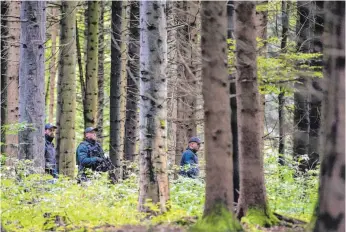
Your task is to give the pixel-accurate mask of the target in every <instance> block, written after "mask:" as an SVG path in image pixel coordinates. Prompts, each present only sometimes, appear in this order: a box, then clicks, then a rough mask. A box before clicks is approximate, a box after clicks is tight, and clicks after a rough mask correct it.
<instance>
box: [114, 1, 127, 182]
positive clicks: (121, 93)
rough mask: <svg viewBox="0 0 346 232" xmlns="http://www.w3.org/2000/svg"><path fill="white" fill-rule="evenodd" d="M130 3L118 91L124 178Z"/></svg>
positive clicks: (124, 20)
mask: <svg viewBox="0 0 346 232" xmlns="http://www.w3.org/2000/svg"><path fill="white" fill-rule="evenodd" d="M129 10H130V5H129V3H128V1H124V2H123V4H122V11H121V45H120V53H121V73H120V82H119V88H118V91H117V94H118V95H117V99H118V100H119V109H118V110H117V116H118V118H117V122H118V123H119V134H118V137H119V143H118V144H116V147H115V148H116V154H117V162H118V163H117V165H116V166H117V167H118V168H119V171H118V173H119V178H121V179H122V178H123V160H124V149H125V144H124V143H125V121H126V94H127V91H126V87H127V66H128V64H127V61H128V59H127V55H128V54H127V53H128V40H129V39H128V38H129V23H130V20H129V16H130V12H129Z"/></svg>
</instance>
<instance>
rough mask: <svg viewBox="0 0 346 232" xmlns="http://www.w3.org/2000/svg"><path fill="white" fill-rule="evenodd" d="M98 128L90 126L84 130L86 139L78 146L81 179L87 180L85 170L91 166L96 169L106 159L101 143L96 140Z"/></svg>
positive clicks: (77, 154) (93, 169) (77, 153)
mask: <svg viewBox="0 0 346 232" xmlns="http://www.w3.org/2000/svg"><path fill="white" fill-rule="evenodd" d="M96 131H97V128H94V127H88V128H86V129H85V131H84V135H85V137H84V138H85V139H84V141H83V142H81V143H80V144H79V146H78V147H77V152H76V156H77V164H78V175H79V176H80V178H81V180H86V174H85V170H86V168H90V169H91V170H92V171H96V168H97V167H98V165H99V164H100V163H102V162H103V161H104V160H105V156H104V152H103V149H102V147H101V145H100V144H99V143H98V142H97V141H96Z"/></svg>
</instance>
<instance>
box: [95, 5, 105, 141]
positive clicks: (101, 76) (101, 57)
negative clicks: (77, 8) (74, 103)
mask: <svg viewBox="0 0 346 232" xmlns="http://www.w3.org/2000/svg"><path fill="white" fill-rule="evenodd" d="M104 11H105V2H104V1H100V19H99V34H98V38H99V50H98V56H99V60H98V80H97V85H98V90H99V91H98V106H99V107H98V110H97V128H98V131H97V138H98V141H99V143H100V144H101V145H102V143H103V107H104V95H105V94H104V81H105V80H104V57H105V52H104V47H105V45H104V19H103V17H104Z"/></svg>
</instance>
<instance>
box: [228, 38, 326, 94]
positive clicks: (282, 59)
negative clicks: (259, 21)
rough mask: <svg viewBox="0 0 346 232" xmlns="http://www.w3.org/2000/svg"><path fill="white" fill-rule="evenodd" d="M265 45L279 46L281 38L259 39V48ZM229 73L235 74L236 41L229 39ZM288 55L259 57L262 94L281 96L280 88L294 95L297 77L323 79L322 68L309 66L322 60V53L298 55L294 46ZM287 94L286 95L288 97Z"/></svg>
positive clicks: (258, 64)
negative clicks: (314, 61)
mask: <svg viewBox="0 0 346 232" xmlns="http://www.w3.org/2000/svg"><path fill="white" fill-rule="evenodd" d="M264 43H271V44H277V45H279V43H280V38H278V37H271V38H269V39H268V40H267V41H263V40H261V39H260V38H257V47H261V46H263V45H264ZM228 44H229V51H230V52H229V55H228V61H229V73H235V71H236V69H235V53H234V51H235V50H236V46H235V40H232V39H229V40H228ZM287 49H288V51H287V52H286V53H279V52H275V54H276V55H275V56H271V57H267V56H257V75H258V84H259V90H260V93H261V94H271V93H275V94H279V93H280V91H282V90H280V88H279V87H281V88H283V90H285V91H286V93H287V94H289V93H293V88H292V87H293V85H292V84H293V83H295V82H297V81H298V79H297V77H299V76H304V77H311V78H312V77H318V78H322V77H323V74H322V67H321V66H313V65H309V63H311V61H313V60H317V59H321V57H322V54H321V53H301V52H299V53H297V52H296V50H295V49H293V44H290V47H288V48H287ZM287 94H286V95H287Z"/></svg>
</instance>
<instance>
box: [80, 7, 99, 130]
mask: <svg viewBox="0 0 346 232" xmlns="http://www.w3.org/2000/svg"><path fill="white" fill-rule="evenodd" d="M99 8H100V2H98V1H89V2H88V36H87V38H88V42H87V61H86V73H85V85H86V88H85V105H84V126H85V127H90V126H92V127H95V126H96V123H97V118H96V117H97V96H98V89H97V79H98V78H97V74H98V72H97V69H98V36H97V33H98V25H99V23H98V21H99Z"/></svg>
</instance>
